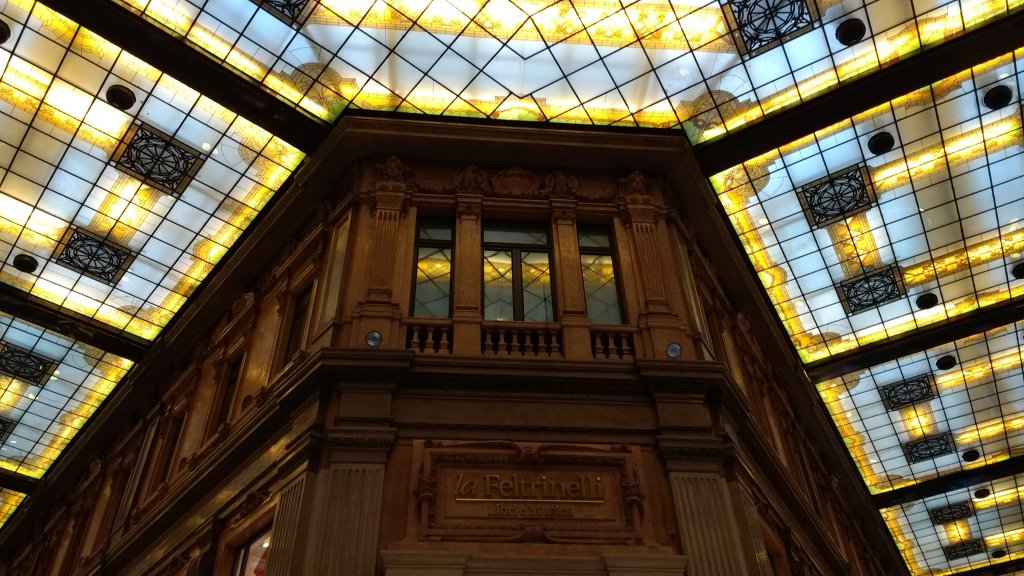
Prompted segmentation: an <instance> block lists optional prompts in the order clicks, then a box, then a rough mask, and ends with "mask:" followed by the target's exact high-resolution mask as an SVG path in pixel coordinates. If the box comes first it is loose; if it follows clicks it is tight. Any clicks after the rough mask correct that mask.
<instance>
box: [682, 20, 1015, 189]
mask: <svg viewBox="0 0 1024 576" xmlns="http://www.w3.org/2000/svg"><path fill="white" fill-rule="evenodd" d="M1021 47H1024V11H1017V12H1016V13H1013V14H1009V15H1007V16H1004V17H1002V18H1000V19H998V20H995V21H994V22H992V23H990V24H986V25H983V26H981V27H979V28H977V29H976V30H973V31H971V32H968V33H966V34H964V35H962V36H959V37H957V38H954V39H952V40H949V41H947V42H943V43H941V44H938V45H936V46H934V47H930V48H926V49H924V50H923V51H921V53H919V54H916V55H914V56H909V57H907V58H906V59H904V60H900V61H899V62H897V63H895V64H892V65H890V66H886V67H885V68H882V69H881V70H879V71H877V72H873V73H870V74H867V75H865V76H863V77H861V78H858V79H856V80H851V81H848V82H844V83H842V84H840V85H839V86H838V87H837V88H835V89H834V90H832V91H831V92H829V93H827V94H822V95H821V96H818V97H816V98H812V99H810V100H808V101H807V102H804V103H802V104H800V105H799V106H796V107H792V108H788V109H786V110H783V111H780V112H777V113H774V114H770V115H769V116H768V117H766V118H765V119H763V120H761V121H759V122H755V123H753V124H751V125H750V126H748V127H745V128H742V129H740V130H737V131H735V132H732V133H730V134H728V135H726V136H724V137H722V138H719V139H718V140H714V141H712V142H708V143H706V144H699V145H697V146H694V155H696V157H697V161H698V162H699V163H700V166H701V168H702V169H703V171H704V173H705V174H708V175H711V174H717V173H719V172H721V171H722V170H725V169H727V168H731V167H733V166H736V165H737V164H740V163H742V162H745V161H747V160H750V159H751V158H754V157H756V156H759V155H761V154H764V153H765V152H768V151H770V150H774V149H776V148H779V147H780V146H784V145H785V144H788V143H789V142H792V141H794V140H797V139H799V138H803V137H804V136H806V135H808V134H811V133H813V132H815V131H816V130H821V129H822V128H825V127H826V126H831V125H832V124H835V123H836V122H839V121H842V120H845V119H847V118H850V117H851V116H854V115H856V114H859V113H861V112H863V111H865V110H868V109H870V108H873V107H875V106H878V105H880V104H884V103H886V102H888V101H890V100H892V99H894V98H898V97H900V96H902V95H904V94H907V93H909V92H913V91H914V90H917V89H919V88H921V87H924V86H927V85H929V84H931V83H933V82H937V81H939V80H941V79H943V78H945V77H947V76H952V75H954V74H957V73H959V72H962V71H964V70H967V69H968V68H971V67H972V66H977V65H978V64H980V63H982V62H985V61H988V60H991V59H992V58H996V57H999V56H1002V55H1004V54H1006V53H1009V52H1013V51H1014V50H1016V49H1017V48H1021Z"/></svg>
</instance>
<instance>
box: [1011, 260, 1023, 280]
mask: <svg viewBox="0 0 1024 576" xmlns="http://www.w3.org/2000/svg"><path fill="white" fill-rule="evenodd" d="M1010 274H1013V277H1014V278H1016V279H1017V280H1024V262H1019V263H1017V264H1016V265H1014V267H1013V268H1010Z"/></svg>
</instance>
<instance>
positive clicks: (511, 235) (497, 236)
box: [484, 228, 548, 247]
mask: <svg viewBox="0 0 1024 576" xmlns="http://www.w3.org/2000/svg"><path fill="white" fill-rule="evenodd" d="M484 244H515V245H517V246H544V247H547V245H548V234H547V232H544V231H543V230H520V229H516V228H486V229H485V230H484Z"/></svg>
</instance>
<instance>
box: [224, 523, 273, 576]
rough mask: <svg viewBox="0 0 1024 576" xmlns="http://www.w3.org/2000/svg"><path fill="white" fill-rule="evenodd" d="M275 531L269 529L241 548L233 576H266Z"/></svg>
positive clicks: (236, 558)
mask: <svg viewBox="0 0 1024 576" xmlns="http://www.w3.org/2000/svg"><path fill="white" fill-rule="evenodd" d="M273 535H274V529H273V528H268V529H267V530H265V531H264V532H261V533H260V534H259V535H258V536H256V537H255V538H253V539H252V540H249V541H248V542H246V543H245V545H244V546H242V547H241V548H239V550H238V556H236V557H235V567H234V570H232V572H231V576H264V575H265V574H266V573H267V560H268V557H269V555H270V540H271V537H272V536H273Z"/></svg>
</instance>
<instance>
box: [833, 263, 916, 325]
mask: <svg viewBox="0 0 1024 576" xmlns="http://www.w3.org/2000/svg"><path fill="white" fill-rule="evenodd" d="M838 291H839V300H840V301H842V303H843V308H845V309H846V313H847V314H856V313H858V312H862V311H864V310H867V309H869V308H874V307H875V306H880V305H882V304H885V303H887V302H892V301H893V300H898V299H900V298H901V297H902V296H903V279H902V278H901V277H900V274H899V269H898V268H897V267H896V266H888V267H886V268H882V269H881V270H875V271H873V272H871V273H869V274H867V275H865V276H861V277H858V278H854V279H852V280H847V281H845V282H843V283H842V284H840V285H839V286H838Z"/></svg>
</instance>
